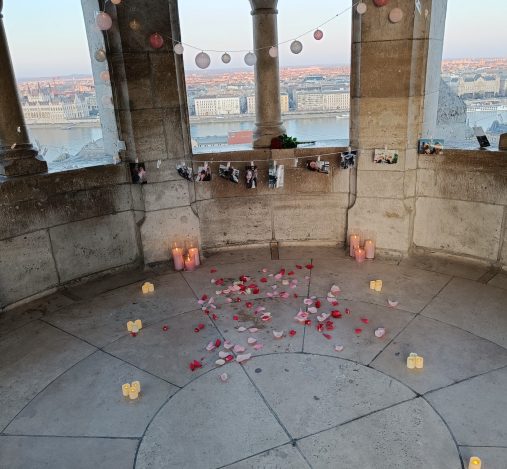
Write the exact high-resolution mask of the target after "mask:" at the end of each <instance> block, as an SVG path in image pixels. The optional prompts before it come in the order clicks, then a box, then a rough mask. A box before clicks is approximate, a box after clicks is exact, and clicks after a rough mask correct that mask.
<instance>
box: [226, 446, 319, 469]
mask: <svg viewBox="0 0 507 469" xmlns="http://www.w3.org/2000/svg"><path fill="white" fill-rule="evenodd" d="M225 468H227V469H259V468H263V469H309V468H310V466H309V465H308V463H307V462H306V461H305V460H304V458H303V456H301V453H300V452H299V451H298V450H297V449H296V448H294V447H293V446H292V445H284V446H280V447H279V448H276V449H271V450H269V451H266V452H264V453H261V454H258V455H257V456H252V457H251V458H248V459H245V460H244V461H240V462H237V463H235V464H231V465H229V466H225ZM225 468H224V469H225Z"/></svg>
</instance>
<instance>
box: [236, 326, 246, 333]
mask: <svg viewBox="0 0 507 469" xmlns="http://www.w3.org/2000/svg"><path fill="white" fill-rule="evenodd" d="M236 330H237V331H238V332H245V331H246V327H243V326H241V327H238V328H237V329H236Z"/></svg>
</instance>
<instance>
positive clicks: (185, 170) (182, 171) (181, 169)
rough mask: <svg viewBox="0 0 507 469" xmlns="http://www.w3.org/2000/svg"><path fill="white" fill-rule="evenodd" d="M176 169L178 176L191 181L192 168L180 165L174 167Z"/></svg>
mask: <svg viewBox="0 0 507 469" xmlns="http://www.w3.org/2000/svg"><path fill="white" fill-rule="evenodd" d="M176 169H177V171H178V174H179V175H180V176H181V177H182V178H185V179H186V180H187V181H193V180H194V179H193V174H192V168H189V167H188V166H187V165H186V163H181V164H178V165H176Z"/></svg>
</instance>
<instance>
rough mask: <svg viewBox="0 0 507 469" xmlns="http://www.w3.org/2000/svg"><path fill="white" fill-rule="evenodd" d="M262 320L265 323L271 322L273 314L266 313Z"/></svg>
mask: <svg viewBox="0 0 507 469" xmlns="http://www.w3.org/2000/svg"><path fill="white" fill-rule="evenodd" d="M261 319H262V320H263V321H269V320H270V319H271V313H264V314H263V315H262V316H261Z"/></svg>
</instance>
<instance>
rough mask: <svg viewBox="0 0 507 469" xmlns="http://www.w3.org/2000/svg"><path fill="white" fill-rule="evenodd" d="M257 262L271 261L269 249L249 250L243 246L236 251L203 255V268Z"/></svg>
mask: <svg viewBox="0 0 507 469" xmlns="http://www.w3.org/2000/svg"><path fill="white" fill-rule="evenodd" d="M259 260H264V261H270V260H271V249H270V248H269V247H268V246H266V247H255V248H249V247H248V246H243V247H240V248H238V249H229V250H224V251H219V252H208V253H205V254H204V259H203V264H204V266H203V267H207V268H208V270H209V268H211V267H210V266H216V265H223V264H231V263H234V264H238V263H242V264H246V265H248V264H249V263H250V262H257V261H259Z"/></svg>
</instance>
